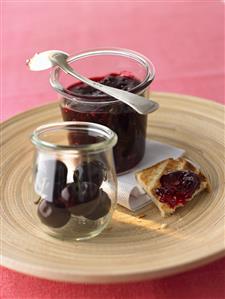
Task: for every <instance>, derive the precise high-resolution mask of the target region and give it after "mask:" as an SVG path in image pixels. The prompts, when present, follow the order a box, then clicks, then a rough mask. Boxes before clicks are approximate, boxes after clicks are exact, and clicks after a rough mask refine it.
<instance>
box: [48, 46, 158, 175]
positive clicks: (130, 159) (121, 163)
mask: <svg viewBox="0 0 225 299" xmlns="http://www.w3.org/2000/svg"><path fill="white" fill-rule="evenodd" d="M68 62H69V63H70V65H71V66H72V67H73V68H74V69H75V70H76V71H77V72H78V73H80V74H82V75H84V76H86V77H88V78H91V79H92V80H95V81H98V82H100V83H102V84H106V85H109V86H112V87H116V88H120V89H124V90H129V91H130V92H133V93H136V94H139V95H143V96H144V97H146V98H147V97H148V87H149V86H150V84H151V82H152V81H153V79H154V76H155V70H154V66H153V64H152V63H151V62H150V61H149V60H148V59H147V58H146V57H144V56H143V55H141V54H139V53H136V52H133V51H130V50H126V49H117V48H114V49H99V50H91V51H88V52H83V53H80V54H78V55H76V56H74V57H71V58H70V59H69V60H68ZM50 83H51V85H52V87H53V88H54V89H55V90H56V91H57V92H58V94H60V107H61V112H62V117H63V119H64V121H87V122H94V123H99V124H102V125H105V126H107V127H109V128H111V129H112V130H113V131H114V132H116V134H117V136H118V143H117V145H116V146H115V148H114V159H115V166H116V172H117V174H121V173H124V172H127V171H128V170H130V169H132V168H133V167H134V166H135V165H136V164H137V163H138V162H140V160H141V159H142V158H143V156H144V152H145V137H146V127H147V115H141V114H138V113H137V112H136V111H134V110H133V109H132V108H131V107H129V106H128V105H126V104H124V103H122V102H120V101H119V100H116V99H114V98H112V97H109V96H106V95H104V94H102V93H100V92H99V91H97V90H95V89H93V88H91V87H87V85H85V84H83V83H81V82H79V81H76V79H75V78H73V77H71V76H68V75H66V74H65V73H63V72H61V71H60V69H59V68H55V69H54V70H53V72H52V74H51V78H50ZM71 142H73V140H71Z"/></svg>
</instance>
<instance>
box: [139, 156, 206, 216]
mask: <svg viewBox="0 0 225 299" xmlns="http://www.w3.org/2000/svg"><path fill="white" fill-rule="evenodd" d="M178 170H181V171H191V172H194V173H196V174H197V175H198V177H199V179H200V185H199V187H198V188H197V189H196V190H195V192H194V193H193V195H192V197H191V198H188V199H186V201H190V200H192V199H193V197H194V196H195V195H197V194H198V193H200V192H201V191H203V190H204V189H206V190H208V191H209V189H210V187H209V183H208V181H207V179H206V177H205V176H204V175H203V174H202V172H201V171H200V170H199V169H198V168H197V167H195V166H194V165H193V164H191V163H190V162H189V161H188V160H186V159H185V158H179V159H176V160H175V159H172V158H170V159H166V160H164V161H161V162H159V163H157V164H155V165H153V166H151V167H149V168H146V169H143V170H141V171H138V172H137V173H136V174H135V176H136V180H137V182H138V183H139V184H140V186H141V187H142V188H143V189H144V190H145V191H146V193H147V194H148V195H149V196H150V197H151V199H152V201H153V202H154V203H155V205H156V206H157V207H158V208H159V210H160V212H161V216H162V217H165V216H168V215H171V214H173V213H174V212H175V210H176V209H177V208H178V207H180V206H183V205H184V204H181V203H179V204H177V205H176V206H174V207H171V205H169V204H168V203H165V202H161V201H160V196H159V195H157V194H156V190H157V188H159V187H160V186H161V183H160V178H161V177H162V176H163V175H166V174H169V173H171V172H175V171H178Z"/></svg>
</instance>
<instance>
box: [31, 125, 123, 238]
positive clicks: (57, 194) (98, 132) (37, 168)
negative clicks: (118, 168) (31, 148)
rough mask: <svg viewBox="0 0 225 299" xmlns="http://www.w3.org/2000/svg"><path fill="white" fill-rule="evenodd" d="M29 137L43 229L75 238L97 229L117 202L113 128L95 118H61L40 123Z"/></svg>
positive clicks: (94, 234)
mask: <svg viewBox="0 0 225 299" xmlns="http://www.w3.org/2000/svg"><path fill="white" fill-rule="evenodd" d="M71 139H72V140H73V142H72V143H71V142H70V140H71ZM75 140H76V142H75ZM31 141H32V143H33V144H34V145H35V147H36V151H35V158H34V172H33V179H34V190H35V192H36V194H37V195H38V197H39V200H38V201H35V204H36V212H37V215H38V217H39V219H40V223H41V226H42V228H43V229H44V231H45V232H46V233H48V234H49V235H51V236H54V237H57V238H63V239H75V240H83V239H88V238H91V237H94V236H96V235H98V234H99V233H100V232H101V231H102V230H103V229H104V228H105V227H106V225H107V224H108V223H109V221H110V219H111V217H112V213H113V211H114V209H115V206H116V202H117V180H116V173H115V167H114V159H113V154H112V148H113V146H114V145H115V144H116V142H117V136H116V134H115V133H114V132H113V131H112V130H110V129H109V128H107V127H105V126H102V125H99V124H95V123H88V122H61V123H52V124H47V125H43V126H40V127H39V128H37V129H36V130H35V131H34V132H33V134H32V137H31Z"/></svg>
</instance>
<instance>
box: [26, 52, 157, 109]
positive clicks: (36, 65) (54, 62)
mask: <svg viewBox="0 0 225 299" xmlns="http://www.w3.org/2000/svg"><path fill="white" fill-rule="evenodd" d="M68 58H69V55H68V54H67V53H65V52H62V51H58V50H51V51H45V52H41V53H37V54H35V55H34V56H33V57H32V58H31V59H29V60H27V65H28V66H29V68H30V70H32V71H41V70H46V69H49V68H51V67H54V66H58V67H60V68H61V69H62V70H63V71H64V72H65V73H66V74H69V75H71V76H73V77H75V78H77V79H78V80H80V81H82V82H84V83H86V84H88V85H89V86H91V87H93V88H95V89H98V90H100V91H102V92H103V93H105V94H107V95H109V96H112V97H113V98H116V99H118V100H120V101H121V102H123V103H126V104H127V105H129V106H130V107H132V108H133V109H134V110H135V111H137V112H138V113H140V114H147V113H151V112H153V111H155V110H157V109H158V108H159V104H158V103H156V102H154V101H152V100H149V99H145V98H144V97H142V96H139V95H136V94H133V93H131V92H128V91H124V90H120V89H118V88H114V87H109V86H106V85H102V84H100V83H98V82H95V81H92V80H90V79H88V78H86V77H84V76H82V75H80V74H78V73H77V72H75V71H74V70H73V69H72V68H71V66H70V65H69V64H68V62H67V59H68Z"/></svg>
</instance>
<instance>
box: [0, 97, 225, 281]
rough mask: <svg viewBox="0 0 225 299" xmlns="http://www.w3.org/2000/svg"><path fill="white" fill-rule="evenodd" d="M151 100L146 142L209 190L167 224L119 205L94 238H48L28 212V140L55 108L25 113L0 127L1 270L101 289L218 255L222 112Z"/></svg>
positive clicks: (153, 213) (185, 101)
mask: <svg viewBox="0 0 225 299" xmlns="http://www.w3.org/2000/svg"><path fill="white" fill-rule="evenodd" d="M152 98H153V99H154V100H155V101H157V102H159V103H160V106H161V108H160V109H159V110H158V111H157V112H155V113H153V114H152V115H151V116H150V117H149V131H148V133H149V135H148V137H151V138H153V139H156V140H160V141H163V142H166V143H169V144H172V145H175V146H178V147H181V148H184V149H185V150H186V152H187V157H188V158H190V159H192V160H193V161H196V162H197V163H198V164H200V166H201V168H202V171H203V172H204V173H205V175H206V176H207V177H208V178H209V180H210V182H211V185H212V191H211V192H210V193H202V194H201V195H200V196H198V197H197V198H196V199H195V200H193V201H192V202H190V203H189V204H187V205H186V206H185V207H184V208H182V209H180V210H179V211H178V212H177V213H176V214H175V215H173V216H171V217H169V218H166V219H162V218H161V217H160V215H159V213H158V211H157V209H156V208H155V207H154V206H153V204H150V205H149V207H148V208H146V209H144V210H142V211H140V212H139V213H138V214H136V215H135V214H133V213H131V212H129V211H127V210H126V209H124V208H122V207H118V208H117V210H116V212H115V214H114V217H113V221H112V222H111V224H110V226H109V227H108V228H107V229H106V230H105V231H104V232H103V233H102V234H101V235H100V236H98V237H96V238H94V239H92V240H89V241H85V242H69V241H60V240H57V239H54V238H51V237H49V236H47V235H45V234H44V233H43V232H41V231H40V229H39V225H38V219H37V216H36V214H35V213H34V212H33V210H32V205H31V201H32V199H33V196H34V194H33V191H32V186H31V167H32V154H33V146H32V145H31V143H30V141H29V135H30V134H31V132H32V131H33V129H34V128H36V127H37V126H39V125H40V124H43V123H47V122H53V121H58V120H61V116H60V112H59V108H58V104H57V103H53V104H50V105H45V106H42V107H40V108H37V109H33V110H30V111H27V112H25V113H22V114H20V115H18V116H16V117H13V118H11V119H9V120H8V121H6V122H4V123H3V124H2V136H3V138H2V145H1V153H2V159H1V171H2V174H3V175H2V185H1V222H2V228H1V231H2V233H1V254H2V259H1V262H2V265H4V266H6V267H8V268H11V269H14V270H17V271H20V272H23V273H27V274H32V275H35V276H39V277H43V278H48V279H54V280H61V281H75V282H99V283H103V282H115V281H129V280H137V279H144V278H155V277H161V276H165V275H169V274H172V273H177V272H179V271H184V270H187V269H190V268H193V267H196V266H198V265H201V264H204V263H207V262H209V261H212V260H214V259H216V258H218V257H221V256H222V255H224V252H225V243H224V224H225V223H224V219H225V218H224V217H225V215H224V214H225V213H224V211H225V210H224V207H225V199H224V194H225V187H224V186H225V179H224V165H225V161H224V136H225V135H224V106H222V105H219V104H216V103H214V102H211V101H207V100H203V99H199V98H194V97H190V96H183V95H176V94H168V93H153V94H152ZM146 166H147V165H146Z"/></svg>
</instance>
